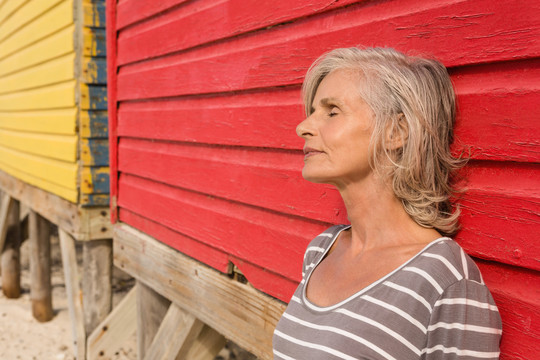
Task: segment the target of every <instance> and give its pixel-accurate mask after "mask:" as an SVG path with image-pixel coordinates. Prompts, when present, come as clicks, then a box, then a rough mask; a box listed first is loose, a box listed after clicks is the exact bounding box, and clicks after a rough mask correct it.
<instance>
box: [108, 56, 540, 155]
mask: <svg viewBox="0 0 540 360" xmlns="http://www.w3.org/2000/svg"><path fill="white" fill-rule="evenodd" d="M539 64H540V62H538V61H536V60H534V61H524V62H515V64H514V63H507V64H497V66H495V65H493V66H491V65H490V66H477V67H473V68H465V69H460V70H459V71H454V74H453V75H452V79H453V81H454V84H455V87H456V92H457V94H458V108H459V115H458V121H457V124H456V136H457V138H458V139H459V140H460V144H461V143H462V144H464V145H465V146H466V147H467V148H470V150H471V152H472V157H473V158H475V159H484V160H512V161H530V162H539V161H540V150H539V149H540V147H539V146H538V145H539V140H538V139H540V122H539V121H536V117H537V116H536V104H539V103H540V65H539ZM118 117H119V120H118V121H119V123H118V133H119V135H120V136H128V137H138V138H148V139H160V140H171V141H182V142H199V143H208V144H221V145H240V146H257V147H273V148H285V149H300V148H301V147H302V146H303V142H302V140H301V139H300V138H298V137H297V136H296V133H295V127H296V125H297V124H298V123H299V122H300V121H301V120H302V119H303V110H302V105H301V99H300V91H299V89H298V88H296V87H294V88H286V89H282V90H274V91H264V92H262V91H261V92H244V93H235V94H234V95H231V94H229V95H226V96H212V97H210V96H203V97H186V98H179V99H175V100H165V101H145V102H127V103H122V104H121V106H120V108H119V111H118ZM180 129H181V131H180ZM269 134H271V136H269Z"/></svg>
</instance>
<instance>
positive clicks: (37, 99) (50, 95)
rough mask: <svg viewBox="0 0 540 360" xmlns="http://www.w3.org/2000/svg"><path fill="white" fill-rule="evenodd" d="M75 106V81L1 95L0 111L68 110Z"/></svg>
mask: <svg viewBox="0 0 540 360" xmlns="http://www.w3.org/2000/svg"><path fill="white" fill-rule="evenodd" d="M73 106H75V80H73V81H67V82H64V83H60V84H56V85H51V86H47V87H42V88H39V89H34V90H25V91H19V92H16V93H10V94H4V95H0V111H6V110H8V111H9V110H38V109H55V108H68V107H73Z"/></svg>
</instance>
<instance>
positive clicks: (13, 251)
mask: <svg viewBox="0 0 540 360" xmlns="http://www.w3.org/2000/svg"><path fill="white" fill-rule="evenodd" d="M4 226H5V227H6V228H7V231H6V237H5V243H4V249H3V251H2V255H1V261H0V262H1V267H2V271H1V273H2V292H3V293H4V295H5V296H6V297H7V298H11V299H16V298H18V297H19V296H21V263H20V247H21V230H20V224H19V201H17V200H12V201H11V206H8V209H7V218H6V222H5V224H4Z"/></svg>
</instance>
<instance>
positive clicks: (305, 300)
mask: <svg viewBox="0 0 540 360" xmlns="http://www.w3.org/2000/svg"><path fill="white" fill-rule="evenodd" d="M350 228H351V226H350V225H346V226H344V227H343V228H341V229H339V231H338V232H336V234H335V235H334V237H333V238H332V240H331V241H330V243H329V244H328V246H327V247H326V249H325V250H324V252H323V253H322V255H321V256H320V257H319V260H317V263H316V264H315V266H313V268H312V269H311V271H310V272H309V274H307V277H306V281H305V282H304V287H303V289H302V301H303V303H304V304H305V305H306V306H307V307H308V308H309V309H311V310H313V311H317V312H326V311H331V310H334V309H337V308H339V307H341V306H343V305H345V304H346V303H348V302H350V301H352V300H354V299H355V298H357V297H359V296H361V295H363V294H364V293H366V292H367V291H368V290H370V289H371V288H373V287H375V286H376V285H378V284H380V283H382V282H384V281H385V280H386V279H388V278H389V277H391V276H392V275H393V274H395V273H396V272H398V271H399V270H401V269H403V268H404V267H406V266H407V265H409V264H410V263H411V262H412V261H414V260H415V259H416V258H418V257H419V256H420V255H422V253H424V252H425V251H426V250H427V249H428V248H430V247H431V246H432V245H434V244H436V243H439V242H441V241H444V240H452V239H451V238H449V237H446V236H442V237H440V238H437V239H435V240H433V241H431V242H430V243H429V244H427V245H426V246H424V248H423V249H422V250H420V251H419V252H417V253H416V254H415V255H414V256H413V257H411V258H410V259H409V260H407V261H406V262H404V263H403V264H401V265H400V266H399V267H397V268H395V269H394V270H392V271H391V272H389V273H388V274H386V275H384V276H383V277H381V278H380V279H378V280H376V281H374V282H372V283H371V284H369V285H367V286H366V287H364V288H363V289H360V290H359V291H357V292H356V293H354V294H352V295H351V296H349V297H347V298H345V299H343V300H341V301H339V302H338V303H336V304H333V305H329V306H319V305H315V304H314V303H312V302H311V301H310V300H309V299H308V298H307V294H306V292H307V286H308V283H309V280H310V279H311V274H313V272H314V271H315V269H316V268H317V266H319V264H320V263H321V262H322V260H323V259H324V258H325V257H326V255H327V253H328V251H329V250H330V248H331V247H332V245H333V244H334V242H335V241H336V240H337V238H338V237H339V234H341V232H342V231H344V230H348V229H350Z"/></svg>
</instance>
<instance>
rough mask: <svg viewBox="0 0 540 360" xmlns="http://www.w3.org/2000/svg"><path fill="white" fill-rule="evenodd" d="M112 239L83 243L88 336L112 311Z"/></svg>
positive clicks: (85, 314)
mask: <svg viewBox="0 0 540 360" xmlns="http://www.w3.org/2000/svg"><path fill="white" fill-rule="evenodd" d="M111 277H112V239H106V240H92V241H85V242H84V243H83V279H84V281H83V282H82V291H83V309H84V325H85V330H86V333H87V334H91V333H92V331H94V329H95V328H96V327H97V326H98V325H99V324H100V323H101V322H102V321H103V320H105V318H106V317H107V315H108V314H109V313H110V312H111V309H112V289H111Z"/></svg>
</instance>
